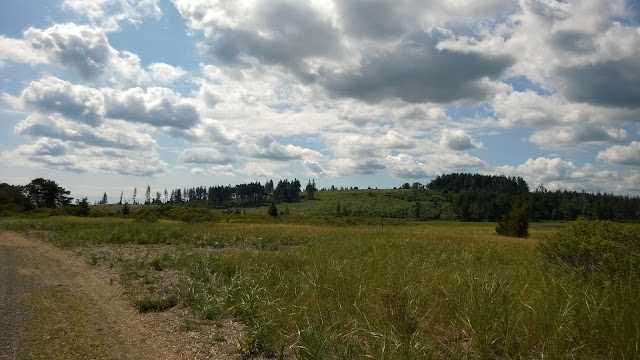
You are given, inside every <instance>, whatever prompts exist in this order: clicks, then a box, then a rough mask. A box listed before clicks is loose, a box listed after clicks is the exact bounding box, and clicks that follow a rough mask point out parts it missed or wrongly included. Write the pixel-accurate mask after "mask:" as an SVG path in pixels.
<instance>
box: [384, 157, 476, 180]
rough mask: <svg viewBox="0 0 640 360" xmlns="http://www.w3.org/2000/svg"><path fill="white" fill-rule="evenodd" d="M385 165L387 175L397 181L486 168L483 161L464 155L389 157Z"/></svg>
mask: <svg viewBox="0 0 640 360" xmlns="http://www.w3.org/2000/svg"><path fill="white" fill-rule="evenodd" d="M385 163H386V168H387V171H388V172H389V174H390V175H391V176H393V177H395V178H398V179H420V178H428V177H433V176H435V175H437V174H442V173H447V172H453V171H460V170H464V171H470V169H474V168H475V169H483V168H485V167H486V163H485V162H484V161H482V160H480V159H479V158H477V157H473V156H471V155H469V154H465V153H432V154H425V155H423V156H422V157H421V158H420V159H416V158H415V157H414V156H412V155H409V154H398V155H397V156H391V155H389V156H387V158H386V161H385Z"/></svg>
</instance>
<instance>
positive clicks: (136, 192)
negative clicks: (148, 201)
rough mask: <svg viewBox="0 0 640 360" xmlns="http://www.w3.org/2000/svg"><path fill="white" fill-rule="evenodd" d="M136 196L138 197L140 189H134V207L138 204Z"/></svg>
mask: <svg viewBox="0 0 640 360" xmlns="http://www.w3.org/2000/svg"><path fill="white" fill-rule="evenodd" d="M136 196H138V188H133V205H135V204H136Z"/></svg>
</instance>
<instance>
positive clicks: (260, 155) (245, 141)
mask: <svg viewBox="0 0 640 360" xmlns="http://www.w3.org/2000/svg"><path fill="white" fill-rule="evenodd" d="M196 134H197V137H198V139H197V141H200V142H213V143H215V144H216V145H217V146H218V147H219V149H220V150H219V151H222V152H224V153H225V154H229V155H230V154H237V155H241V156H245V157H250V158H254V159H268V160H274V161H291V160H304V159H320V158H322V157H323V156H322V154H320V153H319V152H318V151H315V150H312V149H307V148H303V147H300V146H296V145H293V144H286V145H283V144H280V143H279V142H278V141H276V140H275V139H274V138H273V137H272V136H270V135H258V136H252V135H249V134H245V133H242V132H240V131H238V130H234V129H232V130H228V129H227V128H225V127H223V126H222V125H220V123H218V122H216V121H211V120H209V119H207V120H205V121H204V127H203V129H198V130H197V131H196Z"/></svg>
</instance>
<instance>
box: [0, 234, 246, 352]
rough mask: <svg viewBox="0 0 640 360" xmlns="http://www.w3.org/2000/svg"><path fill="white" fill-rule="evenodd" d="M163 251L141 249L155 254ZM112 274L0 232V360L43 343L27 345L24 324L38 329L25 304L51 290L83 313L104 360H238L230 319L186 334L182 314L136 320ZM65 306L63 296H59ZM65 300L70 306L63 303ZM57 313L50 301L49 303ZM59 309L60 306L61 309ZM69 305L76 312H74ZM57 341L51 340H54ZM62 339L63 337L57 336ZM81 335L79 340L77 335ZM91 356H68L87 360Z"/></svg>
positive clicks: (235, 328) (237, 333) (179, 310)
mask: <svg viewBox="0 0 640 360" xmlns="http://www.w3.org/2000/svg"><path fill="white" fill-rule="evenodd" d="M160 250H162V251H164V250H166V249H153V248H147V250H146V251H150V252H151V253H153V255H155V251H158V253H159V252H160ZM116 279H117V276H116V275H115V273H114V272H113V271H109V270H108V269H104V268H103V269H100V268H96V267H91V266H90V265H89V264H88V263H87V261H86V260H83V259H82V258H81V257H78V256H76V255H74V254H73V253H72V252H70V251H65V250H61V249H58V248H55V247H54V246H52V245H50V244H48V243H46V242H43V241H41V240H37V239H33V238H29V237H25V236H23V235H21V234H18V233H14V232H8V231H2V232H0V295H1V298H0V313H1V314H2V316H0V359H4V358H7V359H20V358H26V357H29V356H30V355H32V354H30V353H29V351H30V350H29V349H30V348H33V344H34V343H35V344H36V345H37V344H38V342H39V341H41V340H43V339H37V338H35V339H34V338H33V337H34V333H32V332H30V331H29V329H30V326H29V324H33V323H34V322H36V323H37V322H38V321H39V320H38V319H37V318H34V316H33V312H34V309H33V308H32V307H30V305H29V301H27V300H26V299H28V298H29V296H30V295H33V294H36V293H37V294H39V295H38V296H42V294H46V293H47V290H48V289H56V291H63V292H64V293H65V294H68V295H69V296H70V297H71V298H72V299H73V300H72V302H73V304H79V307H81V308H82V314H86V322H87V326H86V329H87V332H88V335H86V336H88V337H90V338H92V339H98V341H99V342H100V344H101V348H103V349H106V350H105V351H106V352H107V354H105V355H104V357H105V358H114V359H238V358H240V357H241V356H240V354H239V351H238V348H239V345H238V344H239V342H240V341H241V338H242V333H243V328H242V326H241V325H240V324H237V323H235V322H233V321H231V320H226V321H222V322H220V323H208V322H202V323H197V324H196V326H195V327H194V329H191V330H185V329H184V324H185V319H188V318H189V315H188V313H187V310H186V309H185V308H184V307H180V306H178V307H175V308H173V309H170V310H169V311H166V312H160V313H145V314H141V313H139V312H137V311H136V310H135V308H134V307H133V305H132V304H131V302H130V301H129V300H127V298H126V297H125V296H124V295H123V291H124V289H123V288H122V287H121V286H120V285H119V284H118V282H117V280H116ZM61 298H63V299H65V297H61ZM70 301H71V300H70ZM47 304H48V306H53V307H54V308H53V309H52V311H54V312H55V311H56V309H55V307H56V306H57V305H56V304H55V302H48V303H47ZM61 305H62V304H60V306H61ZM74 306H75V305H74ZM56 336H58V335H56ZM59 336H62V337H64V334H59ZM83 336H85V335H83ZM89 355H91V354H74V356H73V357H77V358H89V357H90V356H89Z"/></svg>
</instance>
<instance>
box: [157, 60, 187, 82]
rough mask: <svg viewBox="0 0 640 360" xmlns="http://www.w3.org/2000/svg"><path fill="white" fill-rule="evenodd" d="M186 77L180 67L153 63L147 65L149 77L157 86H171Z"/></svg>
mask: <svg viewBox="0 0 640 360" xmlns="http://www.w3.org/2000/svg"><path fill="white" fill-rule="evenodd" d="M186 75H187V72H186V71H184V70H183V69H182V68H181V67H175V66H171V65H169V64H165V63H153V64H151V65H149V76H150V77H151V79H153V80H154V82H156V83H158V84H171V83H172V82H174V81H176V80H179V79H181V78H183V77H184V76H186Z"/></svg>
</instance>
